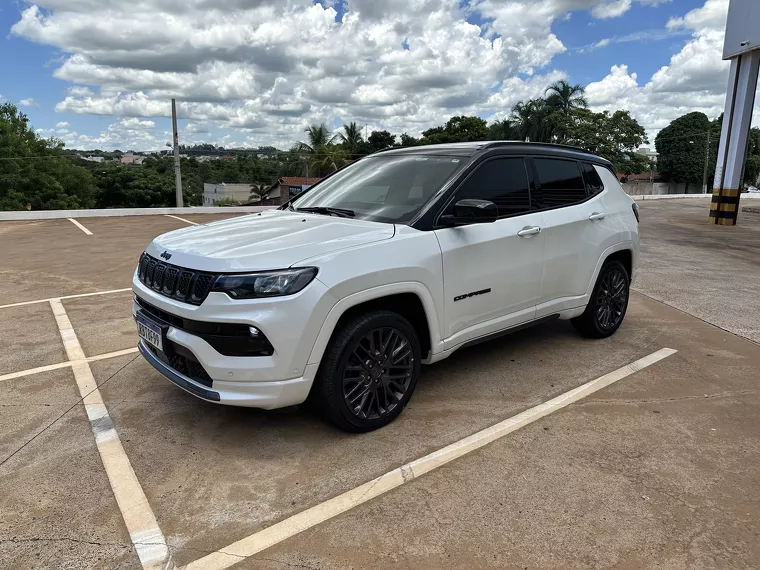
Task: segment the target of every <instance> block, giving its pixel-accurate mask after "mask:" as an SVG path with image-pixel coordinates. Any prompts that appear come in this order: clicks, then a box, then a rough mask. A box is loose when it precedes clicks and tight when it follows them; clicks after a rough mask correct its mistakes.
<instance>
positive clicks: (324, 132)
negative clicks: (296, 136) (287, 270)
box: [297, 123, 338, 154]
mask: <svg viewBox="0 0 760 570" xmlns="http://www.w3.org/2000/svg"><path fill="white" fill-rule="evenodd" d="M304 132H305V133H308V138H309V142H308V143H305V142H299V143H298V145H297V146H298V148H299V150H301V151H302V152H308V153H309V154H317V149H319V148H320V147H324V146H327V145H330V144H332V143H333V142H334V141H335V139H336V138H337V137H338V135H334V134H332V133H331V132H330V131H329V130H328V129H327V125H325V124H324V123H322V124H321V125H310V126H308V127H306V128H305V129H304Z"/></svg>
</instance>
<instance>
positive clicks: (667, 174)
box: [654, 112, 722, 184]
mask: <svg viewBox="0 0 760 570" xmlns="http://www.w3.org/2000/svg"><path fill="white" fill-rule="evenodd" d="M721 122H722V119H721ZM712 130H713V129H712V125H711V122H710V119H708V118H707V115H705V114H704V113H699V112H695V113H687V114H686V115H683V116H681V117H678V118H677V119H675V120H674V121H672V122H671V123H670V124H669V125H668V126H667V127H665V128H664V129H662V130H661V131H660V132H659V133H658V134H657V137H656V138H655V141H654V144H655V148H656V149H657V152H658V154H659V157H658V159H657V166H658V169H659V171H660V173H661V174H662V176H663V177H664V178H665V179H666V180H672V181H673V182H687V183H693V184H702V177H703V175H704V168H705V145H706V144H707V133H708V131H710V132H711V136H712ZM711 162H712V161H711ZM708 176H709V173H708Z"/></svg>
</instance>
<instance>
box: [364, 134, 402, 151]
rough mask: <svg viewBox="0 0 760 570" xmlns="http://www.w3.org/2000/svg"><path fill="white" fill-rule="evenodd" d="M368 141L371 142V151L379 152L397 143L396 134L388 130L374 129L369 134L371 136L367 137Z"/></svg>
mask: <svg viewBox="0 0 760 570" xmlns="http://www.w3.org/2000/svg"><path fill="white" fill-rule="evenodd" d="M367 143H369V152H377V151H379V150H383V149H385V148H388V147H391V146H394V145H395V144H396V136H395V135H392V134H390V133H389V132H388V131H373V132H372V134H371V135H369V138H367Z"/></svg>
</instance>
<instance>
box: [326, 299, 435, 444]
mask: <svg viewBox="0 0 760 570" xmlns="http://www.w3.org/2000/svg"><path fill="white" fill-rule="evenodd" d="M420 361H421V349H420V342H419V339H418V338H417V334H416V332H415V330H414V327H412V325H411V324H409V321H407V320H406V319H405V318H403V317H402V316H401V315H399V314H397V313H393V312H391V311H372V312H370V313H366V314H364V315H359V316H356V317H354V318H352V319H351V320H349V321H348V322H346V323H345V324H344V325H343V326H342V327H341V329H340V330H338V331H337V332H336V333H335V335H334V336H333V338H332V340H331V341H330V344H329V346H328V347H327V350H326V351H325V355H324V357H323V359H322V363H321V365H320V368H319V375H318V377H317V385H316V386H315V390H316V391H317V393H316V394H315V396H316V400H317V403H318V405H319V407H320V408H321V409H322V411H323V413H324V414H325V415H326V416H327V418H328V419H329V420H330V421H332V422H333V423H335V424H336V425H337V426H338V427H340V428H342V429H344V430H346V431H351V432H364V431H372V430H375V429H378V428H380V427H383V426H384V425H386V424H388V423H390V422H391V421H393V420H394V419H395V418H396V417H397V416H398V415H399V414H400V413H401V411H402V410H403V409H404V407H406V404H407V402H409V399H410V398H411V397H412V393H413V392H414V388H415V387H416V385H417V379H418V378H419V375H420Z"/></svg>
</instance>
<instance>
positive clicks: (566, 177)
mask: <svg viewBox="0 0 760 570" xmlns="http://www.w3.org/2000/svg"><path fill="white" fill-rule="evenodd" d="M534 163H535V165H536V170H537V171H538V180H539V182H540V184H541V192H539V193H538V196H537V200H536V202H537V204H535V205H534V207H537V208H556V207H557V206H568V205H570V204H576V203H578V202H583V200H585V199H586V197H587V196H586V186H585V185H584V184H583V178H581V171H580V170H579V169H578V163H577V162H576V161H574V160H560V159H556V158H536V159H534Z"/></svg>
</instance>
